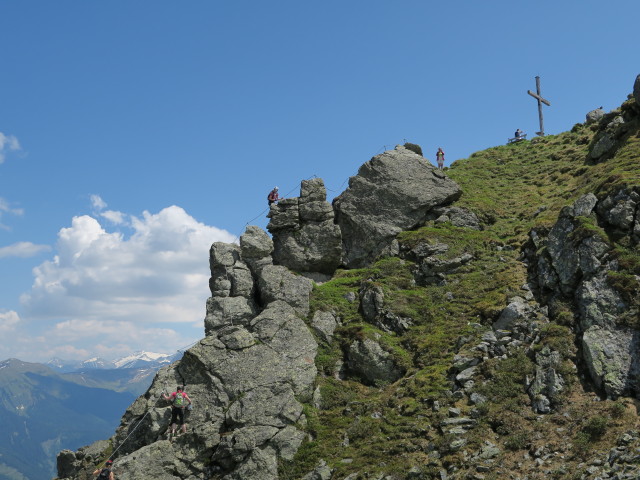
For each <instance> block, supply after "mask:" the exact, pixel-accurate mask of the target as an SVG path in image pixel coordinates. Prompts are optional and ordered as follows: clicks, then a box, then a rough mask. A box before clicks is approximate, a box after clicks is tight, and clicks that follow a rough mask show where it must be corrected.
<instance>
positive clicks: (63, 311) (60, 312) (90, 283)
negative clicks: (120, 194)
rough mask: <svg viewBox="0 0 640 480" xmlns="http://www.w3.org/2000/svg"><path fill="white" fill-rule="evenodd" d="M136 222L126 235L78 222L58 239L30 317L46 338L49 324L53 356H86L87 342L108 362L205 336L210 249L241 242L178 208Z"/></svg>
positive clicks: (39, 277) (32, 296) (29, 306)
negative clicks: (66, 351) (68, 352)
mask: <svg viewBox="0 0 640 480" xmlns="http://www.w3.org/2000/svg"><path fill="white" fill-rule="evenodd" d="M105 213H107V212H105ZM109 215H110V216H111V218H112V219H116V220H117V219H119V218H124V214H121V213H120V212H113V214H109ZM130 218H131V225H130V226H131V228H132V232H133V233H132V234H131V235H129V236H125V235H124V234H123V233H120V232H108V231H107V230H106V229H105V227H104V226H103V225H101V224H100V222H99V219H96V218H94V217H91V216H87V215H84V216H79V217H74V218H73V220H72V222H71V226H70V227H67V228H62V229H61V230H60V231H59V233H58V241H57V244H56V253H57V254H56V255H55V256H54V257H53V258H52V259H50V260H47V261H45V262H43V263H41V264H40V265H39V266H37V267H36V268H34V270H33V273H34V277H35V278H34V282H33V285H32V288H31V290H30V291H29V292H28V293H26V294H24V295H23V296H22V298H21V302H22V305H23V307H24V312H23V317H24V318H25V319H28V320H29V321H30V322H39V323H37V324H39V325H41V326H40V327H39V328H38V330H39V332H41V328H42V327H44V326H46V328H47V329H48V331H47V334H46V338H47V341H48V342H49V343H48V346H47V350H48V351H54V350H55V349H56V348H67V347H68V346H69V345H71V346H73V347H74V348H76V349H77V353H78V355H79V352H82V351H83V350H84V349H85V348H86V345H87V340H89V343H90V344H92V345H93V347H92V350H95V349H99V350H101V351H103V352H104V355H105V356H106V355H107V354H108V353H109V352H111V353H114V354H115V353H116V352H120V351H122V353H123V354H126V353H129V352H131V351H132V350H138V349H149V350H152V351H167V348H168V347H169V346H171V347H173V348H174V349H175V348H177V347H178V346H181V345H184V343H185V342H186V343H189V341H193V340H194V339H195V338H198V337H199V336H201V334H202V328H203V319H204V314H205V301H206V299H207V297H208V296H209V295H210V293H209V291H208V279H209V276H210V272H209V269H208V266H209V265H208V264H209V262H208V252H209V248H210V246H211V244H212V243H213V242H217V241H223V242H232V241H233V240H234V236H233V235H232V234H230V233H228V232H226V231H224V230H221V229H218V228H216V227H211V226H208V225H204V224H202V223H199V222H197V221H196V220H195V219H194V218H193V217H191V216H190V215H188V214H187V213H186V212H185V211H184V210H183V209H182V208H180V207H177V206H171V207H168V208H165V209H163V210H162V211H160V212H159V213H156V214H151V213H149V212H144V213H143V214H142V216H141V217H135V216H131V217H130ZM52 322H53V323H52ZM52 324H53V325H55V326H54V327H51V325H52ZM194 325H198V326H199V327H198V328H197V329H196V328H194ZM163 347H166V348H163ZM127 348H128V349H129V350H126V349H127ZM125 350H126V351H125ZM167 353H168V352H167Z"/></svg>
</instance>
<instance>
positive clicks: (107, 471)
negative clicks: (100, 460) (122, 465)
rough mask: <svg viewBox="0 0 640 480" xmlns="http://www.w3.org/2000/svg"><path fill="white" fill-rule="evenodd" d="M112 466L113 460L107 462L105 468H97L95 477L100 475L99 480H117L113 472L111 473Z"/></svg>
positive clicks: (94, 473)
mask: <svg viewBox="0 0 640 480" xmlns="http://www.w3.org/2000/svg"><path fill="white" fill-rule="evenodd" d="M111 465H113V460H107V461H106V462H105V464H104V468H97V469H96V470H94V472H93V475H98V478H97V480H115V477H114V476H113V472H112V471H111Z"/></svg>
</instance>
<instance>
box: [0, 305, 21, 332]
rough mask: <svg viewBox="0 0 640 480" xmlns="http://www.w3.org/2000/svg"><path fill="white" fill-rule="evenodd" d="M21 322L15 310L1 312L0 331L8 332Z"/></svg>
mask: <svg viewBox="0 0 640 480" xmlns="http://www.w3.org/2000/svg"><path fill="white" fill-rule="evenodd" d="M19 323H20V317H19V316H18V314H17V313H16V312H14V311H13V310H9V311H5V312H0V332H3V333H7V332H9V331H11V330H14V329H15V328H16V326H17V325H18V324H19Z"/></svg>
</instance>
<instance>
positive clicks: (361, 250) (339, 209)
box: [333, 146, 462, 268]
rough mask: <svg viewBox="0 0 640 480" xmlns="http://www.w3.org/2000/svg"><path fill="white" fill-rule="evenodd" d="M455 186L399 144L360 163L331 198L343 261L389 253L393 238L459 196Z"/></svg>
mask: <svg viewBox="0 0 640 480" xmlns="http://www.w3.org/2000/svg"><path fill="white" fill-rule="evenodd" d="M461 193H462V192H461V190H460V188H459V187H458V185H457V184H456V183H455V182H454V181H452V180H451V179H449V178H448V177H447V176H446V175H444V174H443V173H441V172H440V171H438V170H437V169H435V168H434V167H433V166H431V165H430V164H429V163H428V162H426V161H425V159H424V158H423V157H421V156H420V155H418V154H416V153H414V152H412V151H411V150H408V149H406V148H404V147H402V146H397V147H396V148H395V150H391V151H386V152H384V153H382V154H380V155H377V156H375V157H373V158H372V159H371V160H370V161H368V162H366V163H364V164H363V165H362V166H361V167H360V169H359V170H358V174H357V175H356V176H354V177H351V178H350V179H349V188H347V190H346V191H344V192H343V193H342V194H341V195H339V196H338V197H337V198H335V199H334V202H333V205H334V210H335V212H336V222H337V223H338V225H339V226H340V230H341V231H342V241H343V245H344V252H343V262H344V263H345V264H346V265H347V266H348V267H350V268H353V267H362V266H365V265H367V264H369V263H370V262H371V261H373V260H374V259H375V258H376V257H377V256H378V255H380V254H382V253H384V252H386V251H387V249H388V248H389V246H390V245H391V243H392V241H393V240H394V239H395V236H396V235H397V234H398V233H399V232H401V231H402V230H406V229H410V228H413V227H415V226H417V225H419V224H421V223H422V222H424V221H425V220H426V218H427V213H428V212H429V211H430V210H432V209H433V208H434V207H437V206H441V205H446V204H449V203H451V202H452V201H454V200H456V199H457V198H459V197H460V195H461Z"/></svg>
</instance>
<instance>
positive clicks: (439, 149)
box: [436, 147, 444, 170]
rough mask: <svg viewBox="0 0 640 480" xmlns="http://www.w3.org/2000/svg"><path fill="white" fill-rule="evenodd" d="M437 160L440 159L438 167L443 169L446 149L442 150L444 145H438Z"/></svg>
mask: <svg viewBox="0 0 640 480" xmlns="http://www.w3.org/2000/svg"><path fill="white" fill-rule="evenodd" d="M436 160H437V161H438V168H439V169H440V170H442V169H443V168H444V150H442V147H438V151H437V152H436Z"/></svg>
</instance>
